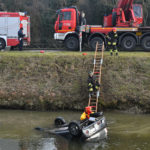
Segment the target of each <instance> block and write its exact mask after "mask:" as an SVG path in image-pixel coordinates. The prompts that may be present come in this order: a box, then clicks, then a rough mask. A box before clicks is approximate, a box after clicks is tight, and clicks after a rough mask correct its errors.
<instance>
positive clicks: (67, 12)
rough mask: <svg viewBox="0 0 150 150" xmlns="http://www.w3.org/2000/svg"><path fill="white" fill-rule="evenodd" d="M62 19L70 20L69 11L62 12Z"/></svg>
mask: <svg viewBox="0 0 150 150" xmlns="http://www.w3.org/2000/svg"><path fill="white" fill-rule="evenodd" d="M63 20H71V12H69V11H66V12H64V13H63Z"/></svg>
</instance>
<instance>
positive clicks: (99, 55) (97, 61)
mask: <svg viewBox="0 0 150 150" xmlns="http://www.w3.org/2000/svg"><path fill="white" fill-rule="evenodd" d="M103 57H104V43H103V44H99V43H98V42H97V44H96V49H95V56H94V67H93V75H94V77H95V80H96V81H98V82H99V83H100V85H101V76H102V65H103ZM100 89H101V88H100V87H99V90H98V91H96V92H94V93H93V95H92V96H89V103H88V106H92V111H93V112H97V109H98V101H99V97H100Z"/></svg>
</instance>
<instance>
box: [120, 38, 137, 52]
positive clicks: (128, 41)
mask: <svg viewBox="0 0 150 150" xmlns="http://www.w3.org/2000/svg"><path fill="white" fill-rule="evenodd" d="M135 46H136V40H135V38H134V37H132V36H126V37H124V38H123V40H122V42H121V47H122V48H123V49H124V50H129V51H130V50H134V48H135Z"/></svg>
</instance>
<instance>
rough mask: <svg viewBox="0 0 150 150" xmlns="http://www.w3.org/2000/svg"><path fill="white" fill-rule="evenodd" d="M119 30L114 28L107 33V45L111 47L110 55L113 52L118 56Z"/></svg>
mask: <svg viewBox="0 0 150 150" xmlns="http://www.w3.org/2000/svg"><path fill="white" fill-rule="evenodd" d="M117 38H118V34H117V30H116V29H113V30H112V31H111V32H109V33H108V35H107V41H108V42H107V47H108V48H109V51H110V55H111V56H112V55H113V52H114V53H115V54H116V56H118V49H117ZM110 43H111V44H110Z"/></svg>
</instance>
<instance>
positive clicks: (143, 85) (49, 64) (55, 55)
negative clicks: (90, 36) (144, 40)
mask: <svg viewBox="0 0 150 150" xmlns="http://www.w3.org/2000/svg"><path fill="white" fill-rule="evenodd" d="M83 53H87V55H86V56H83ZM104 56H105V57H104V64H103V72H102V90H101V92H102V97H101V101H100V104H101V105H102V106H103V107H105V108H115V109H121V110H122V109H123V110H126V109H130V108H132V107H136V108H139V109H140V110H142V111H143V112H150V111H149V110H150V92H149V91H150V84H149V83H150V69H149V68H150V59H149V57H150V53H148V52H120V53H119V56H118V57H117V56H112V57H111V56H110V55H109V52H105V55H104ZM93 57H94V52H68V51H58V52H45V53H44V54H41V53H40V52H39V51H38V52H28V51H23V52H0V85H1V86H0V106H3V107H10V108H16V107H17V108H25V109H30V108H31V106H32V109H48V110H50V109H58V108H67V109H82V108H83V106H86V105H87V102H88V91H87V77H88V72H89V71H90V70H92V68H93V64H92V63H93Z"/></svg>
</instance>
